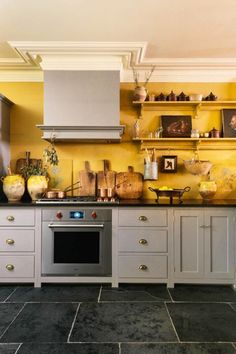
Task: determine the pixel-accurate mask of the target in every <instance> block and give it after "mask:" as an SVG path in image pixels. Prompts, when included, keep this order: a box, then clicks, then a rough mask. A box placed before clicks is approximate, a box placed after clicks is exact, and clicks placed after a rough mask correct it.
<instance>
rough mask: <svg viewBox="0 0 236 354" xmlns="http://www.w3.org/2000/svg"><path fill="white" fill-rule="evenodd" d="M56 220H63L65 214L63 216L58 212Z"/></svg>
mask: <svg viewBox="0 0 236 354" xmlns="http://www.w3.org/2000/svg"><path fill="white" fill-rule="evenodd" d="M56 218H57V219H59V220H61V219H62V218H63V214H62V212H61V211H58V212H57V213H56Z"/></svg>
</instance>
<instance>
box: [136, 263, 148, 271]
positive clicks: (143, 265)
mask: <svg viewBox="0 0 236 354" xmlns="http://www.w3.org/2000/svg"><path fill="white" fill-rule="evenodd" d="M138 269H139V270H147V269H148V267H147V266H146V265H145V264H140V266H139V267H138Z"/></svg>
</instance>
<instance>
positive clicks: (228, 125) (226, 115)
mask: <svg viewBox="0 0 236 354" xmlns="http://www.w3.org/2000/svg"><path fill="white" fill-rule="evenodd" d="M221 113H222V127H223V134H222V136H223V138H236V109H222V111H221Z"/></svg>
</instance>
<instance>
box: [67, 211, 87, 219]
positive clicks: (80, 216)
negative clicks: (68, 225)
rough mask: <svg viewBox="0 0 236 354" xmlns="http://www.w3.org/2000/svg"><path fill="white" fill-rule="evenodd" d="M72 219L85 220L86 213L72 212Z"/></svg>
mask: <svg viewBox="0 0 236 354" xmlns="http://www.w3.org/2000/svg"><path fill="white" fill-rule="evenodd" d="M70 219H84V211H70Z"/></svg>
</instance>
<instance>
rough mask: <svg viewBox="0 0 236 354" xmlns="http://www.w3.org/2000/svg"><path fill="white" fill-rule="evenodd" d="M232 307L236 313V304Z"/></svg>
mask: <svg viewBox="0 0 236 354" xmlns="http://www.w3.org/2000/svg"><path fill="white" fill-rule="evenodd" d="M231 307H232V308H233V309H234V310H235V311H236V303H235V304H234V303H233V304H231Z"/></svg>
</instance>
